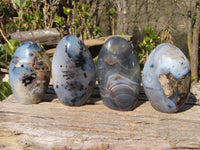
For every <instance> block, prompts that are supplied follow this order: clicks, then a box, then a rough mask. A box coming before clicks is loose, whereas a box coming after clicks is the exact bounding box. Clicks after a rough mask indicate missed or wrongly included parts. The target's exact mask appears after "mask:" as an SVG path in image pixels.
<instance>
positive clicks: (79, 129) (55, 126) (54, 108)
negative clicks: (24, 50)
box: [0, 88, 200, 150]
mask: <svg viewBox="0 0 200 150" xmlns="http://www.w3.org/2000/svg"><path fill="white" fill-rule="evenodd" d="M140 95H141V94H140ZM140 97H143V98H144V99H145V101H144V100H141V99H140V100H139V103H138V105H137V107H136V108H135V109H134V110H133V111H128V112H121V111H114V110H111V109H109V108H107V107H105V106H104V105H103V104H102V101H100V98H99V97H96V99H97V102H96V103H95V104H94V105H84V106H81V107H70V106H65V105H63V104H61V103H60V102H59V101H58V99H57V98H56V96H55V94H54V91H53V90H52V89H51V88H50V89H49V90H48V92H47V94H46V95H45V98H44V100H43V101H42V102H41V103H39V104H33V105H22V104H19V103H18V102H16V100H15V98H14V96H13V95H11V96H10V97H8V98H7V99H6V100H4V101H2V102H0V149H5V150H7V149H45V150H48V149H50V150H55V149H58V150H74V149H76V150H77V149H82V150H84V149H87V150H89V149H90V150H91V149H93V150H107V149H109V150H116V149H117V150H124V149H127V150H129V149H130V150H132V149H200V128H199V124H200V105H196V104H195V103H194V100H191V98H190V99H189V100H188V101H191V103H187V104H185V105H184V107H183V108H182V109H181V111H180V112H178V113H174V114H166V113H160V112H158V111H156V110H154V109H153V108H152V107H151V105H150V103H149V101H146V98H145V95H144V94H142V96H140Z"/></svg>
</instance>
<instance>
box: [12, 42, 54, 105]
mask: <svg viewBox="0 0 200 150" xmlns="http://www.w3.org/2000/svg"><path fill="white" fill-rule="evenodd" d="M50 75H51V66H50V61H49V57H48V56H47V55H46V53H45V50H44V49H43V48H41V46H40V45H38V44H37V43H34V42H28V41H27V42H24V43H22V44H21V45H20V46H19V47H18V48H17V50H16V51H15V53H14V55H13V57H12V60H11V62H10V67H9V80H10V85H11V87H12V91H13V94H14V96H15V97H16V99H17V100H18V101H19V102H21V103H23V104H34V103H38V102H40V101H41V100H42V98H43V96H44V94H45V92H46V90H47V88H48V84H49V80H50Z"/></svg>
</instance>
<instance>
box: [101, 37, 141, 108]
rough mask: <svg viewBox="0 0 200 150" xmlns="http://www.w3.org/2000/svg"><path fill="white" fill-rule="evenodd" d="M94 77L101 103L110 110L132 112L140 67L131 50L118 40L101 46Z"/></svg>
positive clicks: (109, 40)
mask: <svg viewBox="0 0 200 150" xmlns="http://www.w3.org/2000/svg"><path fill="white" fill-rule="evenodd" d="M97 75H98V82H99V89H100V94H101V97H102V99H103V103H104V104H105V105H106V106H107V107H109V108H111V109H114V110H122V111H128V110H133V109H134V107H135V105H136V103H137V101H138V95H139V86H140V67H139V64H138V59H137V56H136V54H135V50H134V49H133V48H132V46H131V45H130V43H129V42H128V41H126V40H125V39H123V38H121V37H111V38H110V39H108V40H107V41H106V42H105V44H104V45H103V46H102V48H101V51H100V54H99V58H98V62H97Z"/></svg>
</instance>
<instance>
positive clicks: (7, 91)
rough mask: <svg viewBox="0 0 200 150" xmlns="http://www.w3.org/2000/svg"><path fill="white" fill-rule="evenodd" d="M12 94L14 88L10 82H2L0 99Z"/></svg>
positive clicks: (0, 84)
mask: <svg viewBox="0 0 200 150" xmlns="http://www.w3.org/2000/svg"><path fill="white" fill-rule="evenodd" d="M11 94H12V90H11V87H10V84H9V83H8V82H1V83H0V101H1V100H4V99H5V98H7V97H8V96H9V95H11Z"/></svg>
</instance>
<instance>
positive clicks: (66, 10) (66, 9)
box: [63, 8, 71, 16]
mask: <svg viewBox="0 0 200 150" xmlns="http://www.w3.org/2000/svg"><path fill="white" fill-rule="evenodd" d="M63 13H64V14H65V15H67V16H70V15H71V9H70V8H64V9H63Z"/></svg>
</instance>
